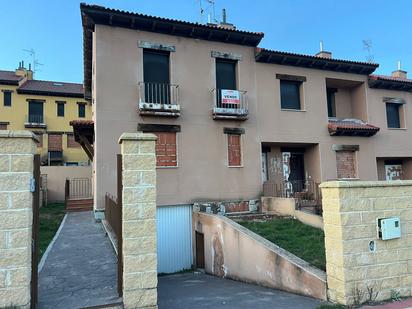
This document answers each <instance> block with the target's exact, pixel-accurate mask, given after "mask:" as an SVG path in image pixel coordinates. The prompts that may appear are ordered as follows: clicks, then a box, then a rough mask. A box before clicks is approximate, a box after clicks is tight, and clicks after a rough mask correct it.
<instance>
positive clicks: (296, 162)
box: [289, 153, 305, 192]
mask: <svg viewBox="0 0 412 309" xmlns="http://www.w3.org/2000/svg"><path fill="white" fill-rule="evenodd" d="M289 167H290V173H289V182H290V183H291V184H292V188H293V192H301V191H303V189H304V188H305V165H304V158H303V153H291V155H290V159H289Z"/></svg>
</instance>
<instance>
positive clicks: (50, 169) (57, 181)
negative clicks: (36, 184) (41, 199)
mask: <svg viewBox="0 0 412 309" xmlns="http://www.w3.org/2000/svg"><path fill="white" fill-rule="evenodd" d="M40 173H41V174H42V175H44V174H45V175H47V200H48V202H63V201H64V186H65V182H66V178H91V177H92V167H91V166H41V167H40Z"/></svg>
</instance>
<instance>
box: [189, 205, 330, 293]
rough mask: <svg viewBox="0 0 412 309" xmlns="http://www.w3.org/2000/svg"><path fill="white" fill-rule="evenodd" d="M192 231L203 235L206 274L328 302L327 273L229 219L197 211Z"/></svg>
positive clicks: (194, 251) (194, 214) (194, 250)
mask: <svg viewBox="0 0 412 309" xmlns="http://www.w3.org/2000/svg"><path fill="white" fill-rule="evenodd" d="M193 228H194V230H195V231H196V232H199V233H202V234H203V235H204V258H205V271H206V272H207V273H210V274H213V275H215V276H219V277H223V278H229V279H233V280H237V281H243V282H248V283H254V284H258V285H262V286H266V287H270V288H274V289H279V290H284V291H288V292H292V293H296V294H301V295H306V296H310V297H315V298H318V299H326V274H325V272H323V271H321V270H319V269H317V268H315V267H313V266H311V265H309V263H307V262H306V261H304V260H302V259H300V258H298V257H297V256H295V255H293V254H291V253H290V252H288V251H286V250H284V249H282V248H280V247H278V246H276V245H275V244H273V243H271V242H270V241H268V240H266V239H264V238H263V237H261V236H259V235H257V234H255V233H253V232H252V231H250V230H248V229H247V228H245V227H243V226H241V225H239V224H237V223H236V222H234V221H232V220H230V219H229V218H227V217H225V216H220V215H213V214H206V213H202V212H194V213H193ZM193 235H195V233H193ZM195 240H196V238H195V236H194V249H193V253H194V260H195V261H196V241H195Z"/></svg>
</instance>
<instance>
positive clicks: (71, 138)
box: [67, 134, 80, 148]
mask: <svg viewBox="0 0 412 309" xmlns="http://www.w3.org/2000/svg"><path fill="white" fill-rule="evenodd" d="M79 147H80V144H79V143H78V142H76V140H75V139H74V134H67V148H79Z"/></svg>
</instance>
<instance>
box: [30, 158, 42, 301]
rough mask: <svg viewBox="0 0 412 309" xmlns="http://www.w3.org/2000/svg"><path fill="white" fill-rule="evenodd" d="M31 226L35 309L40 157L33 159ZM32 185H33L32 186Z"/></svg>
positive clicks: (32, 286)
mask: <svg viewBox="0 0 412 309" xmlns="http://www.w3.org/2000/svg"><path fill="white" fill-rule="evenodd" d="M33 178H34V188H31V189H32V190H33V189H34V191H33V226H32V256H31V308H32V309H35V308H37V290H38V264H39V208H40V155H38V154H36V155H34V158H33ZM32 185H33V184H32Z"/></svg>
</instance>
